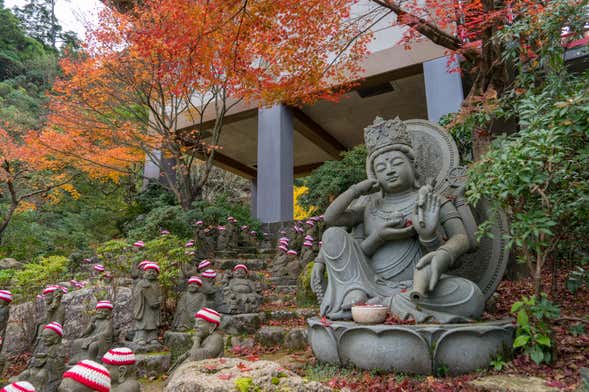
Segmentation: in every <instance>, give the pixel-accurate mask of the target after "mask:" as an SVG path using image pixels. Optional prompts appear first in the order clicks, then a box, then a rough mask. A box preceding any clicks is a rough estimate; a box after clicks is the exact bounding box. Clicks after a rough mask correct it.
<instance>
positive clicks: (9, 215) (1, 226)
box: [0, 203, 18, 244]
mask: <svg viewBox="0 0 589 392" xmlns="http://www.w3.org/2000/svg"><path fill="white" fill-rule="evenodd" d="M17 206H18V204H14V203H12V204H10V207H9V208H8V211H7V212H6V215H4V218H3V219H2V223H0V244H1V243H2V238H3V236H4V232H5V231H6V228H7V227H8V224H9V223H10V220H11V219H12V217H13V215H14V211H16V207H17Z"/></svg>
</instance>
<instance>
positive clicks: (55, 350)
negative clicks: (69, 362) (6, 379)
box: [10, 322, 65, 392]
mask: <svg viewBox="0 0 589 392" xmlns="http://www.w3.org/2000/svg"><path fill="white" fill-rule="evenodd" d="M62 337H63V328H62V326H61V324H59V323H56V322H53V323H49V324H47V325H45V326H44V327H43V329H42V331H41V334H40V337H39V340H40V341H41V343H42V344H40V345H39V347H40V348H39V350H38V351H36V352H35V353H34V354H33V357H32V358H31V361H30V362H29V366H28V367H27V368H26V369H25V370H24V371H23V372H22V373H21V374H19V375H18V376H16V377H13V378H12V379H11V380H10V381H11V382H14V381H28V382H30V383H31V384H33V385H34V386H35V388H36V389H37V391H40V392H54V391H55V390H56V388H57V385H58V384H59V380H60V379H61V375H62V374H63V371H64V370H65V363H64V362H65V350H64V348H63V344H62V343H61V339H62Z"/></svg>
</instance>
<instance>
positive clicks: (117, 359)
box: [102, 347, 141, 392]
mask: <svg viewBox="0 0 589 392" xmlns="http://www.w3.org/2000/svg"><path fill="white" fill-rule="evenodd" d="M102 363H103V364H104V366H106V368H107V370H108V372H109V373H110V382H111V389H110V390H111V392H140V391H141V386H140V384H139V383H138V382H137V380H136V379H135V363H136V359H135V353H134V352H133V350H131V349H130V348H127V347H119V348H113V349H112V350H108V352H107V353H106V354H104V356H103V357H102Z"/></svg>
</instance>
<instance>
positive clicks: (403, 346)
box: [308, 317, 515, 375]
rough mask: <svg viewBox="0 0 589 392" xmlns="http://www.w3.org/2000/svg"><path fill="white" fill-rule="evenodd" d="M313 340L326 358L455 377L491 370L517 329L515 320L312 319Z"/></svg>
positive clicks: (343, 363)
mask: <svg viewBox="0 0 589 392" xmlns="http://www.w3.org/2000/svg"><path fill="white" fill-rule="evenodd" d="M308 324H309V332H308V336H309V337H308V338H309V344H310V345H311V347H312V349H313V353H314V354H315V356H316V357H317V359H319V360H320V361H322V362H327V363H331V364H334V365H339V366H349V365H353V366H357V367H359V368H361V369H368V370H371V369H381V370H391V371H397V372H403V373H414V374H426V375H429V374H434V373H437V372H438V371H441V370H442V369H444V371H445V372H446V373H447V374H449V375H458V374H464V373H469V372H473V371H475V370H476V369H481V368H486V367H488V366H489V363H490V362H491V360H492V359H493V358H495V357H497V356H498V355H500V354H501V355H504V356H505V355H508V354H509V352H510V350H511V347H512V344H513V337H514V332H515V326H514V325H513V323H512V320H511V319H505V320H499V321H488V322H480V323H471V324H417V325H385V324H378V325H362V324H357V323H354V322H352V321H330V322H329V325H327V323H325V324H323V323H321V321H320V319H319V318H318V317H313V318H310V319H309V320H308Z"/></svg>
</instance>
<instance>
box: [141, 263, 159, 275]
mask: <svg viewBox="0 0 589 392" xmlns="http://www.w3.org/2000/svg"><path fill="white" fill-rule="evenodd" d="M142 268H143V271H147V270H148V269H154V270H156V271H157V272H158V273H159V272H160V266H159V265H157V264H156V263H146V264H143V267H142Z"/></svg>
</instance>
